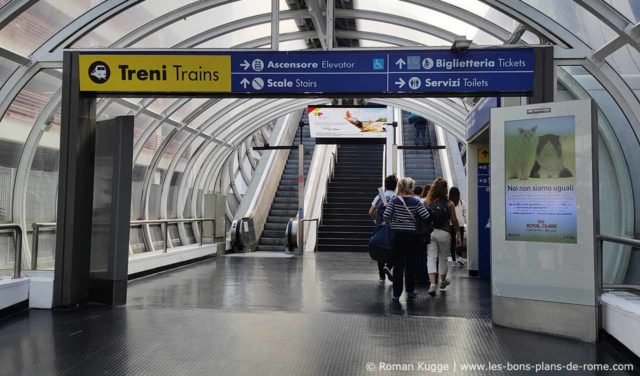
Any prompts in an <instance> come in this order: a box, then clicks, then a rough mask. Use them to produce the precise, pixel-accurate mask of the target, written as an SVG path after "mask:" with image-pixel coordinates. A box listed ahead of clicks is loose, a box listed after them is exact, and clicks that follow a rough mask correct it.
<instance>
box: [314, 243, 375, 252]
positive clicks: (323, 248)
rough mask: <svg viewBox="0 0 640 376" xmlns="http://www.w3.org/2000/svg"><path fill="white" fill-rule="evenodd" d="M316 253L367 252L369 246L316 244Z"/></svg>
mask: <svg viewBox="0 0 640 376" xmlns="http://www.w3.org/2000/svg"><path fill="white" fill-rule="evenodd" d="M318 252H369V246H362V245H320V244H318Z"/></svg>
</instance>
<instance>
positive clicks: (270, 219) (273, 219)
mask: <svg viewBox="0 0 640 376" xmlns="http://www.w3.org/2000/svg"><path fill="white" fill-rule="evenodd" d="M290 218H291V217H289V216H284V215H282V216H274V215H269V216H268V217H267V223H284V224H285V225H286V224H287V223H289V219H290Z"/></svg>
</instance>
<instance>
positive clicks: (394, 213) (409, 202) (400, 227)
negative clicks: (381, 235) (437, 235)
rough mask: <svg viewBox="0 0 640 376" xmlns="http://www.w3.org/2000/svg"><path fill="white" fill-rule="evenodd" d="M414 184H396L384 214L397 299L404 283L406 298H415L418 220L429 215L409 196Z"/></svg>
mask: <svg viewBox="0 0 640 376" xmlns="http://www.w3.org/2000/svg"><path fill="white" fill-rule="evenodd" d="M415 185H416V182H415V181H414V180H413V179H411V178H402V179H400V181H398V187H397V189H396V197H394V198H393V199H392V200H391V202H390V203H389V205H388V206H387V209H386V210H385V211H384V221H385V222H386V223H389V224H390V225H391V231H392V233H393V236H392V241H391V251H392V254H393V258H394V260H393V296H392V297H391V299H392V300H393V301H394V302H397V301H399V300H400V295H402V290H403V288H404V287H405V286H404V283H405V280H406V288H407V299H415V298H416V297H417V296H418V294H416V292H415V291H414V290H415V282H416V256H417V254H418V252H420V250H421V248H422V242H421V241H420V236H419V235H418V233H417V232H416V229H417V223H418V221H419V220H420V218H423V219H427V218H429V212H428V211H427V208H425V206H424V204H423V203H422V201H420V199H419V198H417V197H415V196H414V195H413V189H414V188H415ZM405 270H406V273H405Z"/></svg>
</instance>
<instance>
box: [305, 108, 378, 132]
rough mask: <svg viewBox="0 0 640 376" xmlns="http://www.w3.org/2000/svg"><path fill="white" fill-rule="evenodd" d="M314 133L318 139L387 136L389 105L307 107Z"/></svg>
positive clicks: (310, 126) (310, 125) (311, 129)
mask: <svg viewBox="0 0 640 376" xmlns="http://www.w3.org/2000/svg"><path fill="white" fill-rule="evenodd" d="M307 112H308V114H309V129H310V131H311V137H315V138H318V139H323V138H324V139H379V140H381V141H384V140H386V138H387V127H390V126H388V125H387V107H384V106H383V107H371V106H367V107H316V106H309V107H308V108H307Z"/></svg>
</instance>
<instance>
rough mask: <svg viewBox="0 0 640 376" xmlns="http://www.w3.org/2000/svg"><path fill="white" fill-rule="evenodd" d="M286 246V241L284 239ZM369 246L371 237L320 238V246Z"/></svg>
mask: <svg viewBox="0 0 640 376" xmlns="http://www.w3.org/2000/svg"><path fill="white" fill-rule="evenodd" d="M283 244H284V239H283ZM368 244H369V237H366V238H362V239H357V238H323V237H319V239H318V245H364V246H367V245H368Z"/></svg>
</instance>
